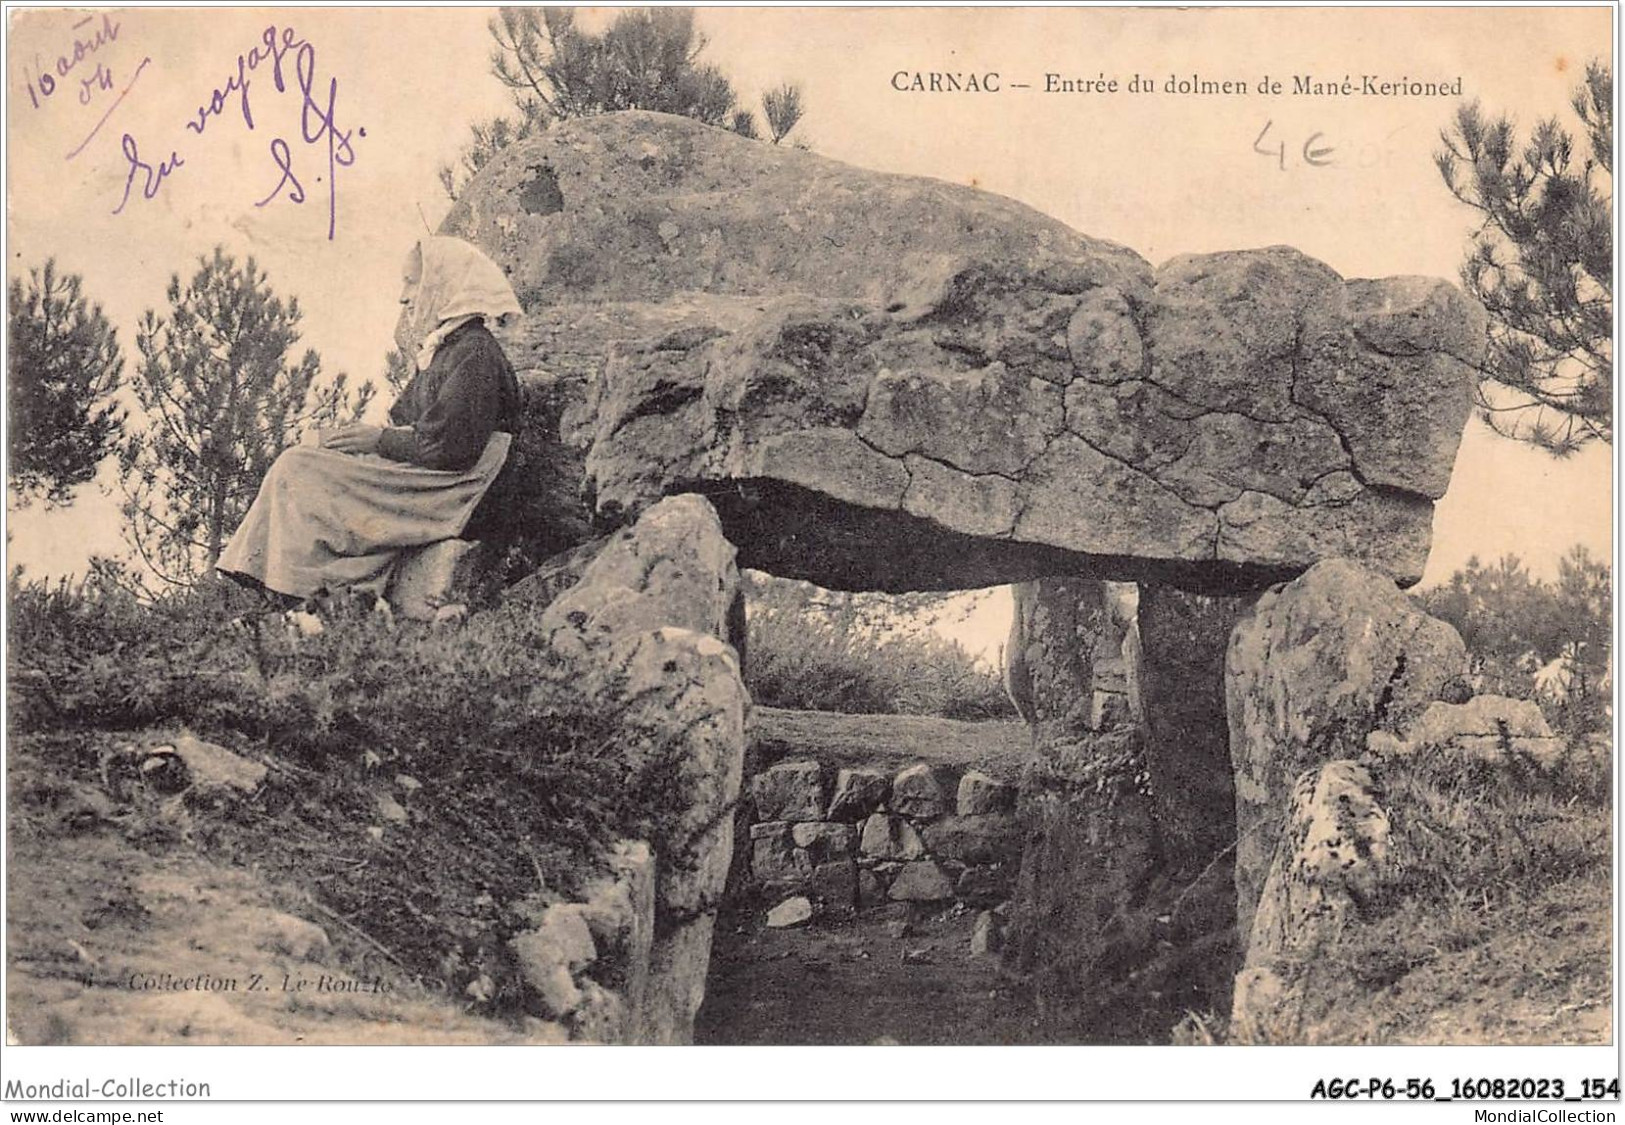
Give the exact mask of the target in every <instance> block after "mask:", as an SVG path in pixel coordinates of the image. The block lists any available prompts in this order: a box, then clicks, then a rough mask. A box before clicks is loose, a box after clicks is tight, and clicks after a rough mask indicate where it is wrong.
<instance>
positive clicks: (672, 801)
mask: <svg viewBox="0 0 1625 1125" xmlns="http://www.w3.org/2000/svg"><path fill="white" fill-rule="evenodd" d="M581 554H583V555H584V556H586V558H585V561H584V562H583V564H582V565H581V567H580V569H579V572H578V576H577V577H576V579H575V581H574V582H573V584H571V585H569V586H568V588H567V589H565V590H564V591H563V592H562V593H560V594H558V596H557V597H555V598H553V599H552V600H551V601H550V602H549V603H548V604H547V605H546V608H545V609H544V610H542V614H541V622H542V625H543V626H544V627H545V628H548V629H549V630H550V632H549V642H550V644H551V646H552V647H553V648H554V650H555V651H557V652H558V653H559V654H560V655H561V656H562V657H563V658H564V659H565V660H566V661H567V667H568V669H569V671H570V674H571V676H572V679H573V680H574V682H575V683H576V684H577V685H578V686H579V687H580V689H581V690H582V691H584V692H586V693H588V694H589V695H590V696H596V697H599V698H601V699H602V700H603V705H604V706H605V707H606V708H611V709H614V710H615V711H616V712H619V713H620V714H621V715H622V716H623V718H622V727H623V729H624V730H625V731H626V737H627V738H628V739H629V740H630V739H643V740H654V741H655V742H657V743H659V744H662V745H664V746H665V747H666V748H667V750H668V752H669V753H670V754H671V755H672V757H673V760H674V768H673V770H672V779H671V789H670V792H668V793H665V794H662V798H663V800H664V801H665V802H666V803H667V804H669V806H670V807H669V808H668V809H666V810H655V809H651V810H650V814H651V817H655V816H656V814H657V813H659V812H662V811H664V812H665V814H666V815H665V816H663V817H660V818H659V819H660V820H662V821H663V823H664V832H663V837H664V838H662V839H659V840H657V841H654V843H655V844H656V852H655V861H656V875H655V879H654V894H653V896H652V904H653V914H654V916H653V919H652V923H653V926H652V928H653V935H654V936H653V940H652V941H651V943H650V947H649V951H648V955H647V956H648V961H647V963H646V964H643V965H639V966H634V967H633V968H634V969H635V970H636V973H637V976H638V978H639V979H640V980H644V981H646V984H645V985H644V986H643V987H642V988H640V990H639V995H638V996H637V998H636V1003H635V1004H629V1005H628V1007H629V1009H630V1010H629V1012H628V1014H627V1015H626V1017H625V1019H623V1020H622V1021H621V1022H620V1024H619V1027H618V1028H617V1033H616V1036H615V1038H616V1040H617V1041H622V1042H627V1041H630V1042H640V1043H686V1042H688V1041H689V1040H690V1039H691V1038H692V1036H693V1026H694V1015H695V1013H696V1012H697V1011H698V1010H699V1007H700V1002H701V1001H702V1000H703V999H704V997H705V976H706V971H707V969H708V968H709V964H710V957H711V933H712V930H713V928H714V927H715V924H716V913H717V907H718V905H719V904H720V902H721V899H722V893H723V888H724V884H725V883H726V881H727V877H728V865H729V861H730V857H731V854H732V850H733V817H732V815H731V812H732V808H733V806H734V803H735V802H736V801H737V800H738V798H739V789H740V784H741V780H742V775H743V772H744V756H745V719H746V713H747V711H748V709H749V706H750V700H749V696H748V695H747V694H746V692H745V686H744V683H743V681H742V680H741V679H740V675H739V662H738V658H737V656H736V655H735V653H734V651H733V650H732V649H731V648H730V647H729V646H728V645H727V644H726V643H725V642H724V640H723V639H722V638H723V637H725V636H726V634H727V627H728V616H729V608H730V606H731V605H732V603H733V600H734V595H735V591H736V588H737V584H738V572H737V570H736V569H735V567H734V549H733V547H732V545H731V544H729V543H728V541H727V540H726V539H724V538H723V536H722V528H721V526H720V524H719V523H718V521H717V517H716V513H715V512H714V511H713V510H712V508H711V506H710V505H709V504H708V503H706V501H705V500H704V499H702V498H700V497H698V496H678V497H672V498H670V499H667V500H663V501H661V502H660V503H659V504H656V505H655V506H653V507H652V508H650V509H649V510H648V511H646V512H645V513H644V514H643V516H642V518H640V519H639V520H638V521H637V523H636V524H635V525H634V526H632V527H630V528H627V529H624V530H622V531H619V532H617V533H616V534H614V535H612V536H610V537H609V538H608V539H607V540H606V541H604V542H603V543H602V544H599V545H597V546H596V547H595V548H592V549H589V550H587V551H584V552H581ZM531 593H534V591H528V590H527V589H526V587H524V586H520V587H517V588H516V590H515V592H514V595H513V596H514V597H516V598H524V597H526V596H528V595H529V594H531Z"/></svg>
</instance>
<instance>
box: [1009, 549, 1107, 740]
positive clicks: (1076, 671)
mask: <svg viewBox="0 0 1625 1125" xmlns="http://www.w3.org/2000/svg"><path fill="white" fill-rule="evenodd" d="M1013 592H1014V595H1015V608H1014V616H1013V620H1012V624H1011V629H1010V640H1009V643H1008V644H1007V645H1006V647H1005V654H1004V658H1005V665H1006V667H1005V684H1006V688H1007V690H1009V691H1010V692H1011V696H1012V699H1013V700H1014V702H1015V703H1016V708H1017V710H1018V711H1020V712H1021V713H1022V714H1023V715H1024V716H1028V722H1029V723H1031V724H1032V727H1033V739H1034V743H1035V745H1041V744H1043V743H1045V742H1048V741H1051V740H1052V739H1055V738H1062V737H1067V736H1069V735H1076V734H1079V733H1082V732H1083V731H1087V730H1089V729H1091V727H1090V717H1091V716H1090V705H1091V703H1092V702H1093V692H1094V677H1095V657H1096V654H1097V653H1098V652H1099V651H1100V649H1101V647H1102V645H1103V643H1104V638H1105V637H1106V635H1107V633H1108V632H1109V627H1110V614H1109V612H1108V606H1107V599H1106V584H1105V583H1104V582H1101V581H1099V580H1098V579H1093V578H1067V577H1061V578H1040V579H1038V580H1037V581H1033V582H1022V583H1019V584H1017V585H1016V586H1015V587H1013ZM1018 696H1019V697H1020V698H1017V697H1018Z"/></svg>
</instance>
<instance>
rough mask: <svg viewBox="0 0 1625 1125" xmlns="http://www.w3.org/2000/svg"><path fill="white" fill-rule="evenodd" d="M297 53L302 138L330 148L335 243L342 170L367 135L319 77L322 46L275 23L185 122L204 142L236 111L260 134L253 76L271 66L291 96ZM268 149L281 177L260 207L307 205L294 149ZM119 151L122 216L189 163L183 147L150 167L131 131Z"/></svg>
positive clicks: (333, 87)
mask: <svg viewBox="0 0 1625 1125" xmlns="http://www.w3.org/2000/svg"><path fill="white" fill-rule="evenodd" d="M290 54H291V55H292V56H293V88H295V89H296V90H297V92H298V93H299V96H300V106H299V139H300V141H301V142H303V144H304V145H306V146H318V145H321V144H322V143H323V142H326V144H325V147H326V150H327V152H326V155H327V172H326V183H327V237H328V240H329V241H331V240H332V239H333V238H334V237H335V235H336V234H337V228H338V172H339V169H340V168H349V167H350V166H352V165H353V164H354V163H355V159H356V151H355V143H354V142H355V140H356V139H360V138H363V137H365V136H366V135H367V130H366V129H365V128H364V127H359V126H358V127H354V128H350V129H345V128H343V127H341V125H340V123H339V117H338V96H339V80H338V79H337V78H336V77H335V78H329V79H328V80H327V83H326V88H325V90H324V89H322V88H321V84H320V83H319V81H318V78H317V74H316V46H315V44H313V43H311V42H310V41H309V40H308V39H303V38H300V37H299V34H298V33H297V32H296V31H295V29H294V28H292V27H278V26H276V25H275V24H273V25H271V26H269V27H267V28H266V29H265V31H264V32H263V33H262V34H261V36H260V39H259V42H258V43H257V44H256V45H255V46H254V47H253V48H251V49H250V50H248V51H246V52H244V53H242V54H239V55H238V56H237V65H236V71H235V73H232V74H230V75H229V76H228V77H227V79H226V81H225V83H224V84H223V85H220V86H216V87H215V88H214V89H213V90H212V91H210V94H209V96H208V98H206V99H205V100H203V101H202V102H200V103H199V105H198V108H197V111H196V113H195V114H193V115H192V116H191V117H190V118H189V119H188V120H187V121H185V122H184V124H185V127H186V128H187V129H188V130H189V131H190V132H192V133H193V134H196V135H199V136H201V135H203V134H204V133H205V132H206V131H207V130H208V128H209V126H210V124H211V123H212V122H214V121H216V120H220V119H221V118H222V117H223V116H224V114H225V112H226V110H227V108H228V107H229V106H232V105H235V106H236V107H237V110H238V113H239V114H240V115H241V117H242V121H243V126H244V127H245V128H247V129H249V130H253V129H254V128H255V124H254V102H253V99H252V97H251V95H250V91H251V89H252V88H254V78H253V76H254V75H255V74H257V73H261V68H262V67H266V68H268V71H269V74H270V78H271V83H272V85H273V86H275V88H276V91H277V93H279V94H281V93H286V92H287V91H288V90H289V88H290V86H289V82H288V75H287V72H286V69H285V66H284V63H285V60H286V59H287V57H288V56H289V55H290ZM148 61H150V60H148ZM143 65H145V64H144V63H143ZM132 83H133V80H132ZM268 147H269V150H270V154H271V161H272V163H273V164H274V165H275V166H276V169H277V171H279V172H280V173H281V179H279V180H278V181H277V183H276V186H275V187H273V188H272V189H271V191H270V193H269V194H267V195H266V196H265V197H264V198H262V199H260V200H258V201H257V202H255V204H254V206H255V207H264V206H266V205H267V204H269V203H271V202H272V201H273V200H275V199H277V198H279V197H280V198H284V199H286V200H287V201H288V202H290V203H294V204H302V203H304V202H305V200H306V197H307V193H306V191H305V186H304V184H303V183H302V182H301V181H300V179H299V176H298V175H297V174H296V173H295V171H294V150H293V148H292V146H290V145H289V143H288V141H287V139H286V138H284V137H280V136H279V137H273V138H271V141H270V144H269V146H268ZM120 149H121V151H122V152H123V154H124V160H125V180H124V194H123V196H122V198H120V200H119V205H118V206H117V207H115V208H114V209H113V214H115V215H117V214H119V213H121V212H122V211H123V210H124V209H125V207H126V206H127V205H128V204H129V202H130V200H131V198H132V197H133V196H134V195H135V193H136V192H137V191H138V190H139V193H140V196H141V198H143V199H149V200H150V199H153V198H155V197H156V196H157V195H158V193H159V191H160V190H161V189H162V187H163V185H164V183H165V181H166V180H167V179H168V177H170V176H172V175H174V174H175V172H176V171H178V170H179V169H181V168H184V167H185V166H186V160H185V158H184V157H183V156H182V155H181V153H180V152H179V150H177V149H171V150H170V153H169V156H168V157H166V158H165V159H162V160H160V161H158V163H157V164H153V163H151V162H149V161H148V160H146V159H144V158H143V157H142V155H141V150H140V144H139V142H138V141H137V140H136V138H135V137H134V136H132V135H131V134H129V133H125V134H124V135H123V138H122V139H121V141H120ZM307 175H308V173H307ZM322 181H323V177H322V176H320V175H318V176H317V177H316V179H315V182H317V183H321V182H322Z"/></svg>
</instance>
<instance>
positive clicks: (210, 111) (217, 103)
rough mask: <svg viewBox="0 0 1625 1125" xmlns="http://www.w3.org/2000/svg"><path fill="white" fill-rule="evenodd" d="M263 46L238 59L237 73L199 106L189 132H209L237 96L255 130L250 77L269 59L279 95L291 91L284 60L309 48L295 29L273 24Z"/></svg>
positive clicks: (244, 116)
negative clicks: (210, 124) (232, 98)
mask: <svg viewBox="0 0 1625 1125" xmlns="http://www.w3.org/2000/svg"><path fill="white" fill-rule="evenodd" d="M279 32H280V33H279ZM260 42H261V43H262V44H263V46H259V47H253V48H251V49H250V50H249V51H248V52H247V53H246V54H241V55H238V56H237V73H236V74H233V75H232V76H231V77H229V78H227V79H226V84H225V85H224V86H217V87H215V89H214V91H213V92H212V93H211V94H210V95H209V100H208V101H206V102H204V103H203V104H202V105H200V106H198V108H197V119H196V120H194V121H188V122H187V123H186V127H187V128H188V129H190V130H192V132H194V133H202V132H203V130H204V129H206V128H208V125H209V119H210V118H211V117H218V116H220V114H221V113H222V112H224V110H225V108H226V106H227V105H228V104H229V102H230V98H231V95H232V94H233V93H235V94H236V95H237V105H238V108H239V110H240V111H241V112H242V115H243V124H244V125H246V126H248V127H249V128H250V129H252V128H253V127H254V108H253V105H252V104H251V102H250V101H249V97H248V87H249V85H250V83H251V79H250V78H249V77H248V75H249V72H250V71H255V70H258V69H259V66H260V63H262V62H265V61H266V60H267V59H269V60H271V62H272V71H271V81H272V82H274V83H275V84H276V88H277V92H278V93H282V92H284V91H285V90H286V89H287V85H286V82H285V80H284V78H283V75H282V58H283V56H284V55H286V54H287V53H288V52H289V51H297V50H298V49H300V48H301V47H303V46H305V41H304V40H303V39H300V38H298V37H297V33H296V32H295V31H294V29H293V28H291V27H284V28H281V29H278V28H277V26H276V25H275V24H272V25H271V26H270V27H267V28H266V29H265V31H264V32H263V33H262V34H261V35H260Z"/></svg>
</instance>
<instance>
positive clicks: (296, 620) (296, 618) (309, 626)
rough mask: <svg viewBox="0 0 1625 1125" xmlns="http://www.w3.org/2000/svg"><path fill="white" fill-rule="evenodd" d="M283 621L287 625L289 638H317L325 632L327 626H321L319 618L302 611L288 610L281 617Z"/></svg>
mask: <svg viewBox="0 0 1625 1125" xmlns="http://www.w3.org/2000/svg"><path fill="white" fill-rule="evenodd" d="M283 620H284V621H286V622H287V623H288V635H289V636H290V637H294V638H298V637H319V636H321V635H322V634H323V633H325V632H326V631H327V626H325V625H323V624H322V619H321V618H320V617H317V616H316V615H315V614H314V613H308V612H306V611H305V610H302V609H301V610H290V611H289V612H288V613H286V614H284V615H283Z"/></svg>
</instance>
